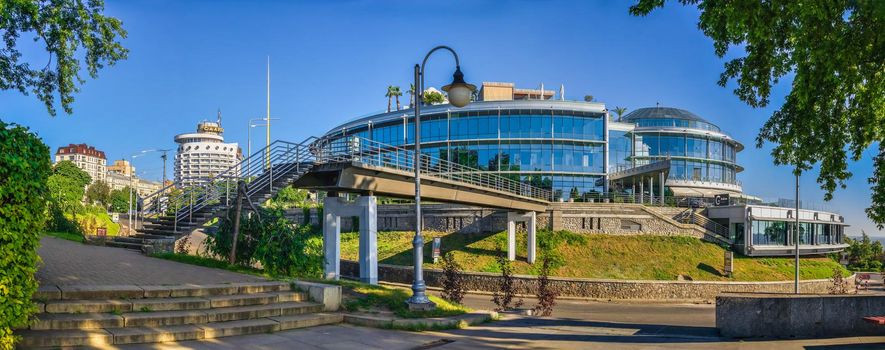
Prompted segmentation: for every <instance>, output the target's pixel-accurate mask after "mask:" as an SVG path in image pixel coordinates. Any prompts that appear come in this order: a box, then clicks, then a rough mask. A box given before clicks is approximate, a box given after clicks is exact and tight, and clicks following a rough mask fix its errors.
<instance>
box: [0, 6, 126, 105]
mask: <svg viewBox="0 0 885 350" xmlns="http://www.w3.org/2000/svg"><path fill="white" fill-rule="evenodd" d="M103 11H104V1H102V0H90V1H82V0H53V1H38V0H14V1H8V0H7V1H3V2H0V29H2V32H3V39H4V40H3V43H4V44H5V46H3V47H2V48H0V90H11V89H15V90H18V91H19V92H21V93H22V94H28V93H34V94H35V95H37V98H39V99H40V101H43V103H44V104H45V105H46V109H47V110H48V111H49V114H50V115H53V116H54V115H55V114H56V111H55V96H56V95H58V98H59V100H60V102H61V106H62V108H63V109H64V111H65V113H68V114H71V113H72V112H73V109H72V108H71V104H72V103H73V102H74V97H73V95H74V94H75V93H77V92H79V91H80V87H79V85H82V84H83V82H84V80H83V78H82V77H81V76H80V71H81V66H80V61H81V60H85V61H86V71H87V72H88V73H89V76H90V77H92V78H96V77H97V76H98V71H99V69H102V68H104V66H105V65H114V64H115V63H116V62H117V61H118V60H122V59H126V55H127V54H128V52H129V51H128V50H127V49H125V48H124V47H123V46H122V45H121V44H120V43H119V42H118V41H117V40H118V39H123V38H126V31H125V30H123V26H122V22H120V20H118V19H116V18H114V17H108V16H105V15H103V14H102V12H103ZM23 35H27V36H33V41H36V42H39V43H41V44H42V46H43V48H44V49H45V50H46V52H47V53H49V61H48V62H47V64H46V65H43V64H38V65H36V66H31V65H29V64H28V62H36V61H37V59H36V57H35V58H31V59H28V58H26V57H24V56H23V55H22V53H21V51H19V50H20V49H21V47H22V46H21V44H20V43H19V42H18V40H19V38H21V37H22V36H23ZM28 39H30V38H28ZM26 41H31V40H26ZM81 48H82V49H84V50H85V51H81V50H80V49H81ZM44 60H45V59H44Z"/></svg>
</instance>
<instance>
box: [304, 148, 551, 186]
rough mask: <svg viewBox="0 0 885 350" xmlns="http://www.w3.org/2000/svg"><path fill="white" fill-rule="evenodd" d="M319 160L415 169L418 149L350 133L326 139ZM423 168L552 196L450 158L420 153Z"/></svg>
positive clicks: (435, 174)
mask: <svg viewBox="0 0 885 350" xmlns="http://www.w3.org/2000/svg"><path fill="white" fill-rule="evenodd" d="M315 148H316V149H317V151H318V153H317V163H331V162H352V161H356V162H359V163H361V164H364V165H369V166H374V167H382V168H388V169H394V170H399V171H406V172H414V171H415V167H414V163H415V151H414V150H410V149H405V148H401V147H396V146H391V145H388V144H384V143H380V142H377V141H373V140H369V139H365V138H361V137H357V136H349V137H345V138H339V139H334V140H330V139H324V140H321V141H320V142H318V143H317V144H316V146H315ZM420 159H421V161H420V168H419V169H420V171H421V174H422V176H427V177H428V179H436V180H440V179H442V180H448V181H452V182H459V183H464V184H469V185H473V186H476V187H481V188H483V189H489V190H494V191H498V192H504V193H509V194H512V195H517V196H521V197H527V198H532V199H535V200H540V201H544V202H549V201H551V199H552V196H551V195H552V192H551V191H550V190H548V189H543V188H538V187H535V186H532V185H529V184H526V183H522V182H520V181H517V180H514V179H510V178H507V177H505V176H502V175H500V174H497V173H494V172H489V171H483V170H479V169H475V168H471V167H467V166H464V165H461V164H459V163H455V162H452V161H449V160H445V159H441V158H437V157H433V156H431V155H428V154H421V157H420Z"/></svg>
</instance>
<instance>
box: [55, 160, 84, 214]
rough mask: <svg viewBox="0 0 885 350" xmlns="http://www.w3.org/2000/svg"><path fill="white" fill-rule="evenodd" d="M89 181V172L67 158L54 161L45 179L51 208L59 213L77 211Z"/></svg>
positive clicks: (80, 206)
mask: <svg viewBox="0 0 885 350" xmlns="http://www.w3.org/2000/svg"><path fill="white" fill-rule="evenodd" d="M90 182H92V178H91V177H90V176H89V174H88V173H86V172H85V171H83V170H81V169H80V168H78V167H77V166H76V165H74V163H71V162H70V161H67V160H63V161H60V162H58V163H56V164H55V166H54V167H53V168H52V175H50V176H49V179H48V180H47V186H49V198H50V205H51V209H52V210H53V211H57V212H61V213H71V214H73V213H76V212H78V211H79V210H80V209H81V208H82V207H83V196H84V195H85V193H86V185H88V184H89V183H90Z"/></svg>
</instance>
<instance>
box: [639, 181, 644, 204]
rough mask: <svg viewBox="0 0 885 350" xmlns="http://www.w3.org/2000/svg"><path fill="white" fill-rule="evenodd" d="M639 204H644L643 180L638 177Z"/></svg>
mask: <svg viewBox="0 0 885 350" xmlns="http://www.w3.org/2000/svg"><path fill="white" fill-rule="evenodd" d="M639 203H640V204H643V203H645V178H643V177H641V176H640V177H639Z"/></svg>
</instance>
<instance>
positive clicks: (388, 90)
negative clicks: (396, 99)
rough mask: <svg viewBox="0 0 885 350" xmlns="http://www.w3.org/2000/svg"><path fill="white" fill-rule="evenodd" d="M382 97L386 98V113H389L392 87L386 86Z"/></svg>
mask: <svg viewBox="0 0 885 350" xmlns="http://www.w3.org/2000/svg"><path fill="white" fill-rule="evenodd" d="M384 97H387V111H388V112H390V103H391V102H392V101H393V85H387V92H385V93H384Z"/></svg>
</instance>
